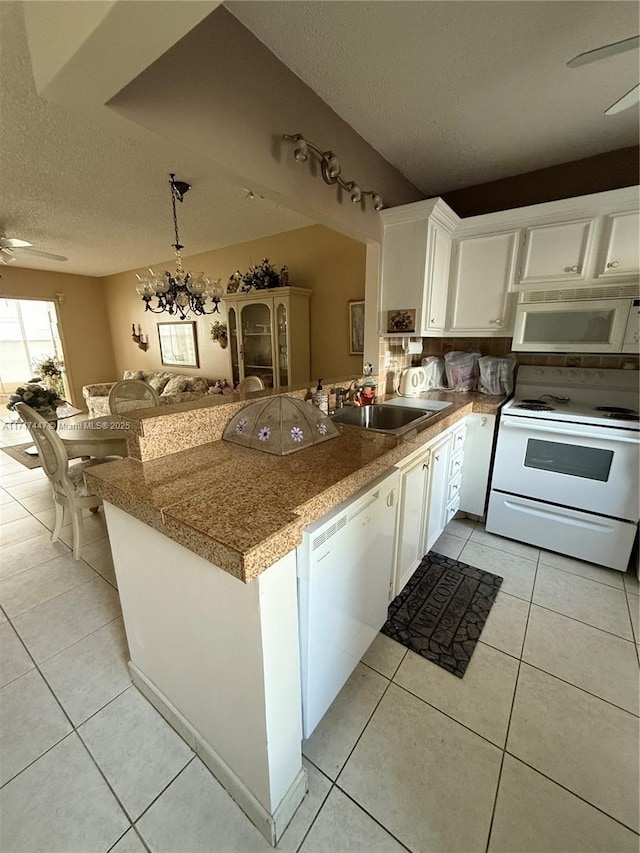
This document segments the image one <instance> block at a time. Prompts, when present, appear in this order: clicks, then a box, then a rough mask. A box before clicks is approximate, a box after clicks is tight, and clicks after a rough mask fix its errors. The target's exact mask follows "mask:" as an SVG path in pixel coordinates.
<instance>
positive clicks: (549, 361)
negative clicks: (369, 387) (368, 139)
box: [379, 338, 639, 393]
mask: <svg viewBox="0 0 640 853" xmlns="http://www.w3.org/2000/svg"><path fill="white" fill-rule="evenodd" d="M453 350H462V351H466V350H475V351H477V352H480V353H481V354H482V355H496V356H505V355H508V354H509V353H510V352H511V338H423V339H422V353H421V354H419V355H408V354H407V353H405V352H404V350H403V349H402V345H401V343H400V341H399V340H398V339H397V338H381V339H380V369H379V375H380V376H381V377H383V382H382V384H383V386H384V387H385V388H386V393H392V391H393V372H392V371H389V370H388V368H386V367H385V366H384V360H385V353H386V352H390V353H391V358H392V359H393V361H394V362H395V365H396V367H397V369H399V370H402V369H404V368H405V367H411V366H415V365H419V364H420V363H421V361H422V359H423V358H426V357H427V356H429V355H436V356H438V357H440V358H441V357H442V356H443V355H444V354H445V353H448V352H453ZM513 355H515V357H516V360H517V362H518V364H540V365H545V366H547V365H548V366H551V367H604V368H609V369H614V368H621V367H623V365H625V364H628V363H631V364H633V365H634V368H635V370H638V367H639V357H638V356H637V355H633V354H630V353H626V354H623V355H592V354H585V355H581V354H579V353H564V354H558V355H556V354H551V355H549V354H547V353H541V352H531V353H529V352H516V353H513Z"/></svg>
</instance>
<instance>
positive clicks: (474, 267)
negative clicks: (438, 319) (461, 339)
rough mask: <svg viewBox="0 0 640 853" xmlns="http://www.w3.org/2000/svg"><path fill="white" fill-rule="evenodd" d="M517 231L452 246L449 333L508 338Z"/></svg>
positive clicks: (458, 242)
mask: <svg viewBox="0 0 640 853" xmlns="http://www.w3.org/2000/svg"><path fill="white" fill-rule="evenodd" d="M519 233H520V232H519V231H507V232H504V233H502V234H483V235H479V236H477V237H462V238H460V239H459V240H456V241H455V242H454V247H453V259H452V269H451V292H450V309H449V320H450V322H449V326H448V328H449V331H450V332H453V333H455V334H460V335H462V336H464V335H467V334H471V333H482V334H483V335H487V336H493V337H510V335H511V332H512V330H513V317H512V315H513V311H512V310H511V309H512V306H511V304H510V299H511V300H513V299H514V298H515V297H511V298H510V297H509V290H510V288H511V284H512V282H513V276H514V269H515V263H516V257H517V252H518V236H519Z"/></svg>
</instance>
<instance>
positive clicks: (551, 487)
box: [492, 415, 640, 522]
mask: <svg viewBox="0 0 640 853" xmlns="http://www.w3.org/2000/svg"><path fill="white" fill-rule="evenodd" d="M639 446H640V445H639V436H638V434H637V433H634V432H632V431H630V430H619V429H611V428H607V427H593V426H587V425H585V424H569V423H565V422H560V421H549V420H542V419H538V418H528V417H527V418H519V417H514V416H508V415H505V416H503V417H502V419H501V420H500V429H499V431H498V443H497V447H496V456H495V464H494V471H493V481H492V488H493V489H499V490H500V491H503V492H509V493H511V494H515V495H522V496H523V497H528V498H534V499H537V500H541V501H546V502H547V503H553V504H560V505H561V506H567V507H575V508H576V509H581V510H585V511H586V512H595V513H599V514H601V515H607V516H610V517H612V518H621V519H626V520H628V521H634V522H637V521H638V516H639V514H640V507H639V504H640V498H639V496H638V461H639V458H640V457H639V453H638V449H639Z"/></svg>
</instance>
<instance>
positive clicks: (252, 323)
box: [240, 299, 276, 388]
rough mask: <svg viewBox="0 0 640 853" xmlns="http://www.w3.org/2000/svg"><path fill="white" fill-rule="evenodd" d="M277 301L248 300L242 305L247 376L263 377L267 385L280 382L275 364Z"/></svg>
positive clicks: (241, 320) (243, 345)
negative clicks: (274, 313) (274, 311)
mask: <svg viewBox="0 0 640 853" xmlns="http://www.w3.org/2000/svg"><path fill="white" fill-rule="evenodd" d="M272 316H273V300H267V299H265V300H264V301H259V302H247V303H245V304H244V305H242V307H241V308H240V333H241V336H242V349H241V359H242V367H243V372H244V376H259V377H260V379H262V381H263V382H264V384H265V387H266V388H274V387H275V385H276V382H275V374H274V365H273V336H272Z"/></svg>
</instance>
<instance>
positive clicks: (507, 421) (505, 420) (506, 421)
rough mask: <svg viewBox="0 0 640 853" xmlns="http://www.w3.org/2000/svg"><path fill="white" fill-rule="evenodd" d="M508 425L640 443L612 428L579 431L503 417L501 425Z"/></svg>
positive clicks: (530, 430) (573, 435)
mask: <svg viewBox="0 0 640 853" xmlns="http://www.w3.org/2000/svg"><path fill="white" fill-rule="evenodd" d="M502 424H504V426H507V427H515V428H516V429H524V430H526V431H527V432H534V431H535V432H552V433H553V434H554V435H569V436H571V437H572V438H596V439H603V440H605V439H606V440H607V441H618V442H624V443H625V444H638V441H639V438H640V437H639V438H636V437H634V436H630V437H628V436H622V435H613V434H612V431H611V430H607V432H606V433H604V434H603V433H602V432H581V431H580V432H579V431H578V430H574V429H561V428H560V427H555V426H554V427H552V426H540V425H539V424H535V425H533V424H531V423H530V422H526V423H523V422H522V421H520V420H517V421H516V420H510V419H509V418H504V417H503V418H502V423H501V425H502Z"/></svg>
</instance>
